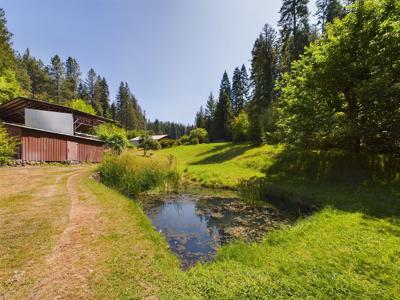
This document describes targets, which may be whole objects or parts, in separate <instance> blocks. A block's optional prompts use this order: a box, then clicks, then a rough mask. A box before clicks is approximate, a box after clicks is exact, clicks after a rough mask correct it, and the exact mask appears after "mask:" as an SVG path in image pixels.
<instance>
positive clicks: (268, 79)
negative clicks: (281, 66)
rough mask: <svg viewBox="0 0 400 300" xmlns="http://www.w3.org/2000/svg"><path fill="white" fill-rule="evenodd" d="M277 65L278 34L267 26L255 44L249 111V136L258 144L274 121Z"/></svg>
mask: <svg viewBox="0 0 400 300" xmlns="http://www.w3.org/2000/svg"><path fill="white" fill-rule="evenodd" d="M277 63H278V54H277V47H276V32H275V30H274V29H273V28H272V27H271V26H269V25H265V26H264V29H263V32H262V33H261V34H260V36H259V37H258V39H257V40H256V42H255V44H254V47H253V51H252V60H251V71H252V72H251V78H252V82H253V97H252V100H251V101H250V104H249V109H248V110H249V123H250V124H249V136H250V139H251V140H252V141H253V142H255V143H257V144H259V143H261V142H262V139H263V135H264V132H265V130H267V129H269V128H268V127H269V125H270V123H271V121H272V120H271V118H270V114H269V113H268V110H269V109H270V107H271V103H272V101H273V99H274V98H275V91H274V90H275V84H276V80H277V77H278V68H277Z"/></svg>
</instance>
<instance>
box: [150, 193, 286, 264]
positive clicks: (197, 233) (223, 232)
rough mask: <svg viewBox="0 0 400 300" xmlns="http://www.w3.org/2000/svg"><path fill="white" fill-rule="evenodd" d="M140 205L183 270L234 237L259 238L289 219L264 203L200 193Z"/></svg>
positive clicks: (206, 258) (209, 254)
mask: <svg viewBox="0 0 400 300" xmlns="http://www.w3.org/2000/svg"><path fill="white" fill-rule="evenodd" d="M143 208H144V211H145V213H146V214H147V216H148V217H149V219H150V220H151V222H152V223H153V225H154V227H156V229H157V230H159V231H160V232H162V233H163V234H164V235H165V237H166V239H167V241H168V243H169V246H170V248H171V250H172V251H173V252H174V253H175V254H176V255H177V257H178V258H179V259H180V260H181V262H182V267H183V268H184V269H186V268H188V267H190V266H192V265H194V264H195V263H197V262H199V261H200V262H207V261H210V260H211V259H212V258H213V257H214V256H215V253H216V250H217V249H218V247H220V246H221V245H224V244H226V243H229V242H231V241H234V240H237V239H243V240H246V241H249V242H254V241H259V240H261V239H262V237H263V236H264V235H265V233H266V232H267V231H269V230H272V229H274V228H278V227H280V226H281V225H282V224H284V223H287V221H288V219H287V218H285V217H283V216H282V215H281V214H280V213H279V211H278V210H277V209H275V208H274V207H272V206H270V205H267V204H265V205H261V204H260V205H254V204H249V203H246V202H243V201H242V200H240V199H238V198H232V197H229V198H225V197H216V196H212V197H210V196H205V195H203V194H202V195H193V194H182V195H164V196H160V197H152V198H147V199H146V200H145V201H143Z"/></svg>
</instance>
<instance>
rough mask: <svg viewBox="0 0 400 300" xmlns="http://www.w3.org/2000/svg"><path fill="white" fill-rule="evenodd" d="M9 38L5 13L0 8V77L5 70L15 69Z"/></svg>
mask: <svg viewBox="0 0 400 300" xmlns="http://www.w3.org/2000/svg"><path fill="white" fill-rule="evenodd" d="M11 38H12V34H11V33H10V32H9V31H8V29H7V20H6V17H5V12H4V10H3V9H2V8H0V58H1V59H0V76H1V75H3V74H4V72H5V70H7V69H8V70H14V68H15V58H14V51H13V49H12V48H11Z"/></svg>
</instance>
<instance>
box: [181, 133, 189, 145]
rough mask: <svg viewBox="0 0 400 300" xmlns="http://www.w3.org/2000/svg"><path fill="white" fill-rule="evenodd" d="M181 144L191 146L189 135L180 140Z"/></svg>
mask: <svg viewBox="0 0 400 300" xmlns="http://www.w3.org/2000/svg"><path fill="white" fill-rule="evenodd" d="M179 142H180V144H181V145H189V144H190V138H189V136H188V135H182V136H181V138H180V139H179Z"/></svg>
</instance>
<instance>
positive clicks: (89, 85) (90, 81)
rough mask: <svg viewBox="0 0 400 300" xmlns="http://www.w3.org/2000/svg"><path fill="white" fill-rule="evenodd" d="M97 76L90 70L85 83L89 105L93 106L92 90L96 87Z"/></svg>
mask: <svg viewBox="0 0 400 300" xmlns="http://www.w3.org/2000/svg"><path fill="white" fill-rule="evenodd" d="M96 80H97V75H96V72H95V71H94V69H90V70H89V72H88V74H87V78H86V81H85V86H86V91H87V93H88V95H89V103H90V104H92V106H93V99H94V88H95V85H96Z"/></svg>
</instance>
